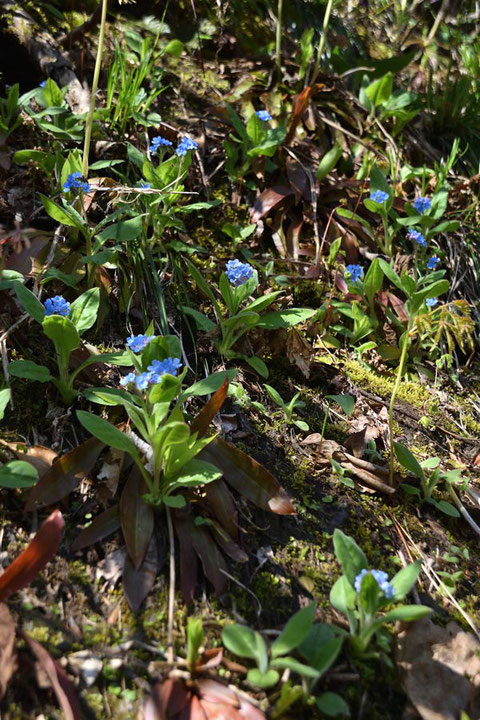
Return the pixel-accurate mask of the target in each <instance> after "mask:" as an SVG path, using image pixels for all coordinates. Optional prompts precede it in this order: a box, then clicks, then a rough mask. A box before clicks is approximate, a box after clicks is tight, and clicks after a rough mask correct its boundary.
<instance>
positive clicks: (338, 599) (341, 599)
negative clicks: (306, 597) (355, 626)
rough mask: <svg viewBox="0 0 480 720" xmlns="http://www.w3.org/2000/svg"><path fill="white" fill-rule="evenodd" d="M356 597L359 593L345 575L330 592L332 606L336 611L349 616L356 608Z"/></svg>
mask: <svg viewBox="0 0 480 720" xmlns="http://www.w3.org/2000/svg"><path fill="white" fill-rule="evenodd" d="M356 597H357V593H356V592H355V590H354V588H353V586H352V585H350V583H349V582H348V580H347V578H346V577H345V575H342V576H341V577H339V578H338V580H337V581H336V583H334V585H333V587H332V589H331V590H330V602H331V604H332V605H333V607H334V608H335V609H336V610H339V611H340V612H341V613H343V614H344V615H347V616H348V613H349V612H350V611H351V610H353V609H354V608H355V600H356Z"/></svg>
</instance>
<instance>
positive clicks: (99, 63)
mask: <svg viewBox="0 0 480 720" xmlns="http://www.w3.org/2000/svg"><path fill="white" fill-rule="evenodd" d="M107 5H108V0H102V16H101V19H100V32H99V35H98V48H97V58H96V60H95V70H94V71H93V82H92V95H91V98H90V107H89V109H88V115H87V120H86V122H85V140H84V144H83V177H84V178H85V180H86V179H87V176H88V153H89V151H90V140H91V137H92V125H93V113H94V112H95V95H96V94H97V88H98V78H99V77H100V68H101V66H102V55H103V41H104V39H105V22H106V19H107Z"/></svg>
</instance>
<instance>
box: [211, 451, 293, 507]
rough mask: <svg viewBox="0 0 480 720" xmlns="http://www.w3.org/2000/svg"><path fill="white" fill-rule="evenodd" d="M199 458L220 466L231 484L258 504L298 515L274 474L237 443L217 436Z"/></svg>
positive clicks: (258, 505)
mask: <svg viewBox="0 0 480 720" xmlns="http://www.w3.org/2000/svg"><path fill="white" fill-rule="evenodd" d="M199 457H201V458H203V459H204V460H207V461H208V462H211V463H212V464H213V465H215V466H216V467H218V469H219V470H221V471H222V473H223V476H224V478H225V480H226V481H227V483H228V484H229V485H231V486H232V487H233V488H234V489H235V490H236V491H237V492H239V493H240V494H241V495H245V497H247V498H248V499H249V500H251V501H252V502H253V503H254V504H255V505H257V507H259V508H262V509H263V510H271V511H272V512H274V513H276V514H277V515H294V514H295V508H294V507H293V504H292V501H291V500H290V498H289V497H288V495H287V493H286V492H285V490H284V489H283V487H282V486H281V485H280V484H279V483H278V482H277V481H276V480H275V478H274V477H273V475H272V474H271V473H270V472H269V471H268V470H267V469H266V468H265V467H264V466H263V465H261V464H260V463H258V462H257V461H256V460H254V459H253V458H252V457H250V455H247V454H246V453H244V452H243V451H242V450H239V449H238V448H236V447H235V446H234V445H230V444H229V443H227V442H225V441H224V440H222V439H221V438H218V437H217V438H215V439H214V440H212V442H211V443H210V444H209V445H208V446H207V447H206V448H204V449H203V450H202V452H201V453H200V455H199Z"/></svg>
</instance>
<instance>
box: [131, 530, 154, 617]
mask: <svg viewBox="0 0 480 720" xmlns="http://www.w3.org/2000/svg"><path fill="white" fill-rule="evenodd" d="M157 570H158V554H157V542H156V539H155V535H152V537H151V540H150V544H149V546H148V550H147V554H146V555H145V559H144V561H143V562H142V564H141V565H140V567H139V568H135V567H134V565H133V562H132V560H131V559H130V555H128V554H127V556H126V558H125V564H124V566H123V590H124V592H125V597H126V598H127V601H128V604H129V605H130V607H131V608H132V610H133V612H138V610H139V609H140V606H141V604H142V603H143V601H144V600H145V598H146V597H147V595H148V593H149V592H150V590H151V589H152V587H153V584H154V582H155V578H156V577H157Z"/></svg>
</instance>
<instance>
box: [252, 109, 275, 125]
mask: <svg viewBox="0 0 480 720" xmlns="http://www.w3.org/2000/svg"><path fill="white" fill-rule="evenodd" d="M255 115H256V116H257V117H258V119H259V120H261V121H262V122H269V121H270V120H271V119H272V116H271V115H270V113H269V112H268V110H257V112H256V113H255Z"/></svg>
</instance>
